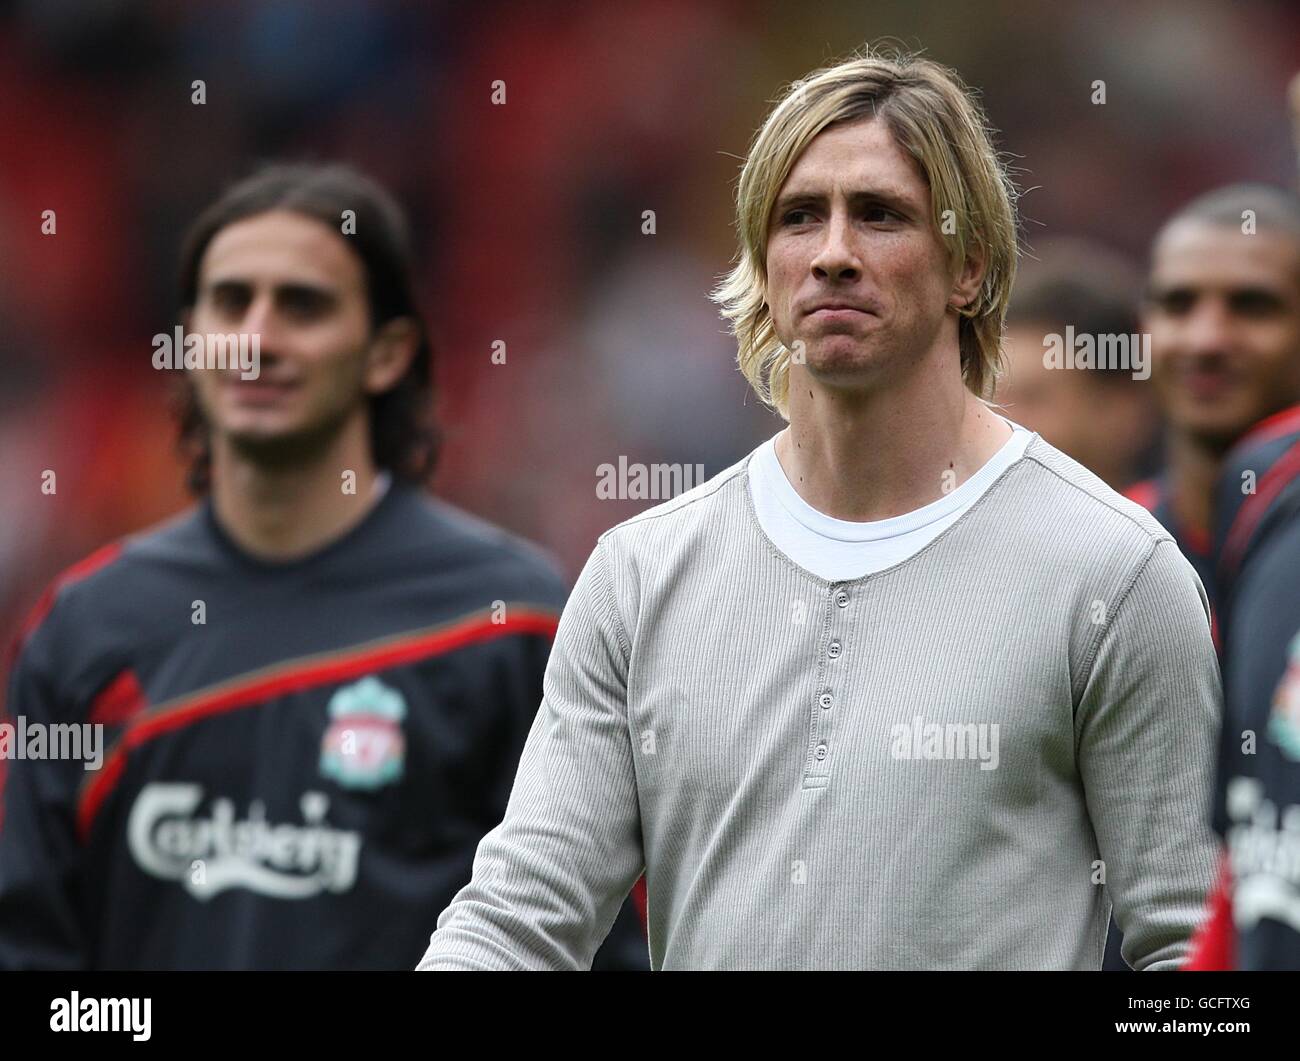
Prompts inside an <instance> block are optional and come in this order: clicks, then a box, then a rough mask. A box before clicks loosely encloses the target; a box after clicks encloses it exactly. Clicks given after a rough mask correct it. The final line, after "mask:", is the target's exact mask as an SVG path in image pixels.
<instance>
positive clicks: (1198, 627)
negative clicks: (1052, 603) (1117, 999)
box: [1075, 540, 1222, 970]
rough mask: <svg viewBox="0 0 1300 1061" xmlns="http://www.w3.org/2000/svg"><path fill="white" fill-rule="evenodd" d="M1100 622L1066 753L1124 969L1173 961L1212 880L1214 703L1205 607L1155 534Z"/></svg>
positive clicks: (1187, 570) (1215, 681) (1180, 563)
mask: <svg viewBox="0 0 1300 1061" xmlns="http://www.w3.org/2000/svg"><path fill="white" fill-rule="evenodd" d="M1103 603H1105V604H1106V605H1107V608H1108V609H1109V613H1110V614H1109V617H1108V620H1109V621H1108V622H1106V623H1104V624H1102V629H1101V631H1100V633H1099V637H1098V646H1097V650H1096V654H1095V657H1094V660H1093V664H1092V669H1091V673H1090V676H1089V679H1088V682H1087V684H1086V686H1085V689H1084V693H1083V697H1082V699H1081V702H1080V704H1079V707H1078V711H1077V713H1076V723H1075V724H1076V741H1077V747H1078V762H1079V769H1080V773H1081V776H1082V780H1083V784H1084V790H1085V793H1086V796H1087V804H1088V811H1089V815H1090V817H1091V819H1092V823H1093V828H1094V831H1095V833H1096V837H1097V843H1098V846H1099V849H1100V852H1101V858H1102V861H1103V863H1104V864H1105V881H1106V887H1107V889H1108V890H1109V892H1110V895H1111V898H1112V901H1113V903H1114V910H1115V919H1116V922H1117V923H1118V925H1119V928H1120V930H1121V931H1122V932H1123V934H1124V945H1123V953H1124V959H1125V960H1126V961H1127V962H1128V963H1129V965H1131V966H1132V967H1133V968H1134V969H1137V970H1143V969H1173V968H1176V967H1177V966H1178V964H1179V963H1180V962H1181V961H1182V960H1183V958H1184V956H1185V954H1186V951H1187V949H1188V941H1189V939H1190V938H1191V936H1192V933H1193V931H1194V929H1195V928H1196V926H1197V924H1198V923H1199V921H1200V919H1201V914H1202V911H1203V910H1204V902H1205V897H1206V894H1207V892H1208V890H1209V887H1210V885H1211V883H1212V880H1213V876H1214V869H1215V863H1216V851H1217V844H1216V842H1215V839H1214V836H1213V834H1212V832H1211V831H1210V829H1209V826H1208V824H1207V823H1206V822H1205V820H1204V808H1205V806H1206V804H1207V802H1208V794H1209V791H1210V786H1211V783H1212V777H1213V770H1214V761H1215V755H1214V741H1215V736H1216V734H1217V732H1218V727H1219V721H1220V716H1221V713H1222V693H1221V688H1220V684H1219V673H1218V665H1217V663H1216V661H1215V657H1214V648H1213V645H1212V643H1211V640H1210V628H1209V622H1208V605H1207V603H1206V600H1205V591H1204V589H1203V588H1202V587H1201V585H1200V583H1199V581H1198V580H1197V578H1196V576H1195V574H1194V573H1193V572H1192V570H1191V567H1190V566H1189V565H1188V563H1187V561H1186V560H1185V559H1183V557H1182V556H1181V555H1180V554H1179V553H1178V552H1177V549H1176V547H1175V546H1174V544H1173V543H1172V542H1170V541H1168V540H1165V541H1160V542H1157V543H1156V544H1155V545H1154V546H1153V547H1152V550H1151V552H1150V553H1149V554H1148V556H1147V558H1146V560H1145V562H1144V563H1143V564H1142V566H1141V568H1140V569H1139V570H1138V571H1137V573H1136V575H1135V576H1134V578H1133V580H1132V582H1131V583H1130V585H1129V588H1128V590H1127V591H1126V592H1125V593H1124V594H1123V596H1122V598H1121V599H1120V600H1118V601H1115V602H1103Z"/></svg>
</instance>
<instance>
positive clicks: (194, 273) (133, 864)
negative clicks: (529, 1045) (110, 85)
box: [0, 166, 648, 969]
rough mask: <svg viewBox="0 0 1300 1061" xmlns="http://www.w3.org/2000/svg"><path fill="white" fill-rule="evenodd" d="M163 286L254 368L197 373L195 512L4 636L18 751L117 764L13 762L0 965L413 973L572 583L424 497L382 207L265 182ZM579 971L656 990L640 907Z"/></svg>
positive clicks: (426, 427) (372, 188) (516, 730)
mask: <svg viewBox="0 0 1300 1061" xmlns="http://www.w3.org/2000/svg"><path fill="white" fill-rule="evenodd" d="M181 291H182V299H183V306H184V314H183V320H184V327H185V330H186V331H188V332H189V333H190V334H191V336H195V335H197V336H200V337H203V341H202V342H201V343H200V346H199V350H200V351H205V350H211V349H212V348H213V347H212V339H211V337H213V336H222V335H225V336H249V337H253V338H256V339H257V340H258V341H259V342H260V365H258V367H257V369H256V370H255V371H254V372H253V373H252V374H251V375H249V374H247V373H246V372H244V371H242V370H241V369H242V368H243V366H242V365H234V366H230V367H223V368H216V367H213V366H212V365H211V364H208V365H207V366H206V367H203V368H198V367H195V368H193V369H191V370H190V371H188V372H187V376H186V387H185V394H186V399H185V408H184V413H183V418H182V430H183V441H184V443H185V448H186V451H187V453H188V454H189V456H190V469H189V471H190V476H189V478H190V485H191V487H192V489H193V490H194V491H195V492H196V493H198V494H199V495H200V497H201V500H200V503H199V504H198V505H197V506H196V507H194V508H193V509H191V510H190V511H189V512H186V513H184V514H183V515H182V516H180V517H178V518H177V519H175V520H173V521H171V522H169V523H168V524H166V525H164V526H163V527H161V528H158V529H154V530H150V531H147V532H144V533H142V534H139V535H136V536H134V537H132V538H130V539H128V540H126V541H125V542H121V543H117V544H114V545H110V546H108V547H106V548H104V549H103V550H101V551H100V552H99V553H97V554H95V555H94V556H93V557H91V558H90V559H88V560H87V561H85V562H83V563H82V564H80V565H78V566H77V567H76V568H74V569H73V570H72V571H70V572H68V573H67V574H66V575H65V576H64V577H63V578H61V579H60V580H58V581H57V582H56V583H55V585H54V586H53V587H52V588H51V590H50V591H49V593H48V594H47V595H46V597H45V599H44V600H43V601H42V602H41V604H40V605H39V606H38V608H37V610H36V612H35V614H34V615H33V616H32V617H31V619H30V620H29V622H28V623H27V625H26V627H25V628H24V629H23V631H22V632H21V634H20V637H19V640H18V644H17V646H16V653H17V659H16V663H15V666H14V668H13V673H12V679H11V685H10V695H9V700H8V721H9V722H10V723H12V724H13V725H14V726H15V727H16V730H15V731H14V732H20V733H23V734H25V733H27V732H40V727H51V726H56V725H69V724H72V725H83V724H84V725H89V726H102V727H103V729H102V730H101V731H100V732H101V733H103V734H104V735H105V737H106V740H105V748H104V758H103V764H102V768H100V769H96V770H87V769H84V768H83V767H84V764H83V763H82V762H78V761H75V760H68V759H62V760H58V759H56V760H52V761H51V760H44V761H42V760H39V759H35V758H29V759H17V760H16V761H13V762H11V763H10V764H9V765H10V769H9V772H8V776H7V779H6V783H5V786H4V790H3V824H2V826H0V968H65V969H66V968H112V969H195V968H227V969H271V968H325V969H329V968H409V967H410V966H411V965H412V964H414V962H415V959H416V958H417V957H418V955H419V953H420V949H421V939H422V938H423V937H424V936H426V935H427V933H428V932H429V931H430V930H431V928H432V926H433V923H434V920H435V918H436V916H437V914H438V912H439V911H440V910H441V909H442V908H443V907H445V906H446V904H447V903H448V902H449V901H450V899H451V897H452V896H453V895H454V894H455V893H456V891H457V890H458V889H459V888H460V887H461V886H462V885H463V884H465V883H466V881H468V879H469V877H470V867H471V861H472V858H473V854H474V849H475V845H476V844H477V843H478V841H479V839H480V837H481V836H482V835H483V834H484V833H485V832H486V831H487V830H488V829H490V828H491V827H492V826H493V825H495V824H496V823H497V822H498V821H499V820H500V818H501V816H502V814H503V813H504V809H505V805H506V799H507V796H508V794H509V790H510V785H511V780H512V778H513V776H514V770H515V766H516V764H517V762H518V758H519V752H520V748H521V747H522V744H523V740H524V736H525V734H526V732H527V730H528V727H529V725H530V724H531V722H532V719H533V716H534V714H535V712H536V707H537V704H538V701H539V699H540V694H541V682H542V674H543V671H544V669H545V665H546V660H547V656H548V652H549V647H550V641H551V638H552V636H553V633H554V630H555V626H556V621H557V618H558V613H559V609H560V607H561V605H562V603H563V601H564V598H565V589H564V584H563V582H562V580H561V578H560V577H559V576H558V575H557V573H556V571H555V569H554V566H553V565H552V563H551V562H550V560H549V559H548V558H547V557H546V556H544V555H543V554H541V553H540V552H539V551H538V550H536V549H535V548H533V547H532V546H529V545H527V544H526V543H524V542H522V541H520V540H518V539H514V538H512V537H511V536H509V535H507V534H506V533H505V532H503V531H501V530H499V529H497V528H495V527H493V526H491V525H489V524H486V523H484V522H481V521H479V520H477V519H475V518H473V517H471V516H469V515H467V514H465V513H463V512H461V511H459V510H457V509H455V508H452V507H451V506H449V505H447V504H444V503H441V502H439V501H436V500H434V499H433V498H431V497H429V496H428V495H427V494H426V493H425V492H424V491H423V489H422V484H423V483H424V482H425V481H426V480H427V478H428V476H429V474H430V472H431V470H432V468H433V464H434V460H435V455H436V437H435V434H434V432H433V429H432V426H431V425H430V423H429V422H428V417H429V413H430V410H431V351H430V348H429V344H428V341H427V338H426V334H425V326H424V323H423V321H422V319H421V316H420V313H419V311H418V309H417V307H416V305H415V301H414V298H413V295H412V291H411V282H410V263H409V250H408V233H407V228H406V223H405V220H404V218H403V216H402V214H401V211H400V209H399V208H398V206H397V205H396V203H395V202H394V201H393V200H392V199H391V198H390V196H389V195H388V194H387V193H386V192H385V191H384V190H383V189H381V188H379V187H378V186H377V185H376V184H374V183H373V182H371V181H370V180H368V179H366V178H364V177H362V176H360V175H358V174H356V173H355V172H353V171H351V170H348V169H344V168H341V167H315V166H302V167H272V168H270V169H267V170H264V171H263V172H261V173H258V174H256V175H254V176H253V177H251V178H249V179H248V180H246V181H244V182H243V183H240V184H238V185H236V186H235V187H234V188H232V189H231V190H229V191H228V192H227V193H226V194H225V195H223V196H222V197H221V198H220V199H219V200H218V201H217V202H216V203H214V204H213V205H212V206H211V207H209V209H208V210H206V211H205V212H204V213H203V214H202V215H201V216H200V217H199V218H198V220H197V221H196V222H195V224H194V226H193V227H192V229H191V231H190V234H189V237H188V239H187V241H186V246H185V250H184V254H183V260H182V275H181ZM186 348H187V349H188V343H187V344H186ZM156 352H157V349H155V353H156ZM177 353H179V351H178V352H177ZM155 364H157V362H155ZM10 736H11V738H12V736H13V734H12V733H11V734H10ZM598 967H613V968H638V967H639V968H645V967H648V958H647V954H646V946H645V942H644V937H643V935H642V932H641V929H640V926H639V924H638V923H637V921H636V915H635V913H634V912H633V911H632V910H631V907H630V906H629V905H628V904H624V906H623V909H622V912H621V915H620V918H619V920H618V921H617V922H616V923H615V926H614V930H613V932H612V933H611V938H610V941H609V943H607V944H606V947H605V951H604V954H603V957H602V959H601V960H600V962H599V963H598Z"/></svg>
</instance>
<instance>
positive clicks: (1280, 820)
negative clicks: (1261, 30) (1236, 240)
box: [1188, 254, 1300, 970]
mask: <svg viewBox="0 0 1300 1061" xmlns="http://www.w3.org/2000/svg"><path fill="white" fill-rule="evenodd" d="M1295 264H1296V270H1297V272H1296V283H1295V290H1294V293H1293V302H1292V308H1293V311H1294V312H1297V313H1300V254H1297V257H1296V263H1295ZM1247 488H1248V489H1247ZM1215 527H1216V534H1215V544H1216V550H1215V555H1216V556H1217V557H1218V559H1219V566H1218V568H1217V573H1218V577H1219V600H1218V621H1219V638H1220V643H1221V646H1222V660H1223V685H1224V725H1223V732H1222V735H1221V739H1220V748H1219V772H1218V783H1217V785H1216V789H1215V798H1214V803H1213V811H1212V817H1213V823H1214V828H1215V831H1216V832H1218V834H1219V835H1220V837H1222V839H1223V842H1224V854H1223V859H1222V864H1221V866H1220V872H1219V881H1218V884H1217V885H1216V887H1215V890H1214V893H1213V895H1212V897H1211V900H1210V904H1209V913H1210V916H1209V918H1208V919H1207V922H1206V924H1205V925H1204V926H1203V927H1202V930H1201V931H1200V933H1198V936H1197V939H1196V942H1195V946H1194V947H1193V951H1192V954H1191V956H1190V959H1189V963H1188V965H1189V968H1192V969H1291V970H1297V969H1300V858H1297V857H1296V852H1297V850H1300V406H1296V407H1294V408H1292V409H1291V410H1289V411H1287V412H1284V413H1282V414H1279V415H1278V416H1275V417H1272V418H1270V420H1267V421H1265V422H1264V424H1262V425H1261V426H1260V427H1258V428H1256V429H1255V430H1252V431H1251V432H1249V433H1248V434H1247V435H1246V437H1245V438H1243V439H1242V441H1241V443H1240V444H1239V445H1238V446H1237V447H1235V448H1234V449H1233V451H1232V452H1231V453H1230V454H1229V455H1228V459H1227V461H1226V462H1225V464H1224V470H1223V475H1222V477H1221V478H1220V481H1219V484H1218V490H1217V492H1216V519H1215Z"/></svg>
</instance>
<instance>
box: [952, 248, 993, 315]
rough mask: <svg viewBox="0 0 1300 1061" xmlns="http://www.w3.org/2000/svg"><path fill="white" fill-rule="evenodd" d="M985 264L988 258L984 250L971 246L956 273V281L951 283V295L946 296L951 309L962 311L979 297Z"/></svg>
mask: <svg viewBox="0 0 1300 1061" xmlns="http://www.w3.org/2000/svg"><path fill="white" fill-rule="evenodd" d="M987 264H988V256H987V254H986V253H985V251H984V248H982V247H976V246H972V247H971V248H970V250H969V251H968V253H967V255H966V260H965V262H963V263H962V267H961V269H960V270H959V271H958V273H957V279H956V280H955V281H953V285H952V293H951V294H950V295H949V296H948V305H949V306H950V307H951V308H953V309H963V308H965V307H966V306H969V305H970V304H971V303H972V302H974V301H975V300H976V299H977V298H978V297H979V293H980V287H981V286H982V285H983V283H984V273H985V269H986V267H987Z"/></svg>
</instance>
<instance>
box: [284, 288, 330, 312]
mask: <svg viewBox="0 0 1300 1061" xmlns="http://www.w3.org/2000/svg"><path fill="white" fill-rule="evenodd" d="M281 305H282V306H283V307H284V310H285V312H286V313H290V314H293V315H294V316H297V317H312V316H315V315H316V314H318V313H320V312H321V311H322V310H323V309H324V308H325V299H323V298H321V297H320V296H319V295H314V294H312V293H310V292H307V291H303V292H300V293H297V294H289V295H285V296H284V298H283V300H282V301H281Z"/></svg>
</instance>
